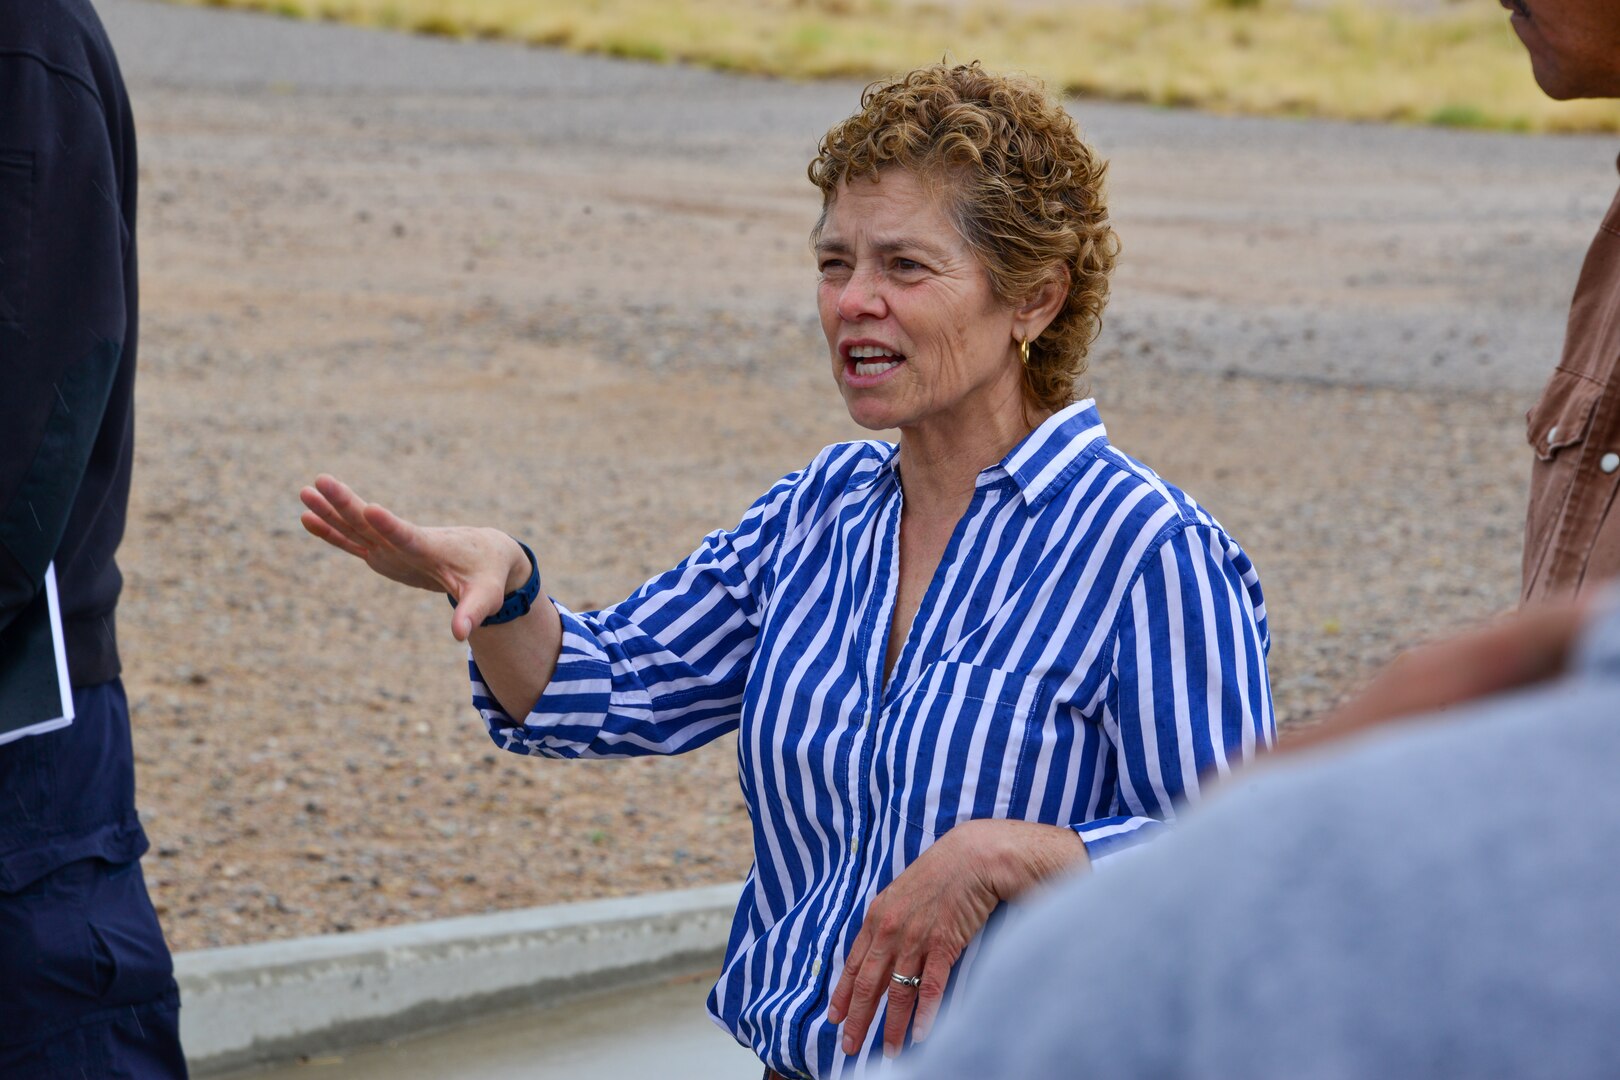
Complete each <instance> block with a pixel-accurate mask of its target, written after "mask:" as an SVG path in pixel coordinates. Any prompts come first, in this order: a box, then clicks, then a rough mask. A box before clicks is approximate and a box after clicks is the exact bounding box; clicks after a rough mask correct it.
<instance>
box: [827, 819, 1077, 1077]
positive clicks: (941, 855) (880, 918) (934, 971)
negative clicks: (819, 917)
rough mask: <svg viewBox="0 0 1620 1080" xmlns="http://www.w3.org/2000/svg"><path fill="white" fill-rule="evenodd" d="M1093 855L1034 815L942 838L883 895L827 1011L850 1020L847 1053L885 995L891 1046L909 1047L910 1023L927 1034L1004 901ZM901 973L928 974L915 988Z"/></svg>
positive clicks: (889, 1049)
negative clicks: (954, 974)
mask: <svg viewBox="0 0 1620 1080" xmlns="http://www.w3.org/2000/svg"><path fill="white" fill-rule="evenodd" d="M1088 862H1089V860H1088V858H1087V856H1086V849H1085V845H1084V844H1083V843H1082V842H1081V841H1080V838H1079V837H1078V836H1076V835H1075V834H1074V833H1073V832H1072V831H1070V830H1069V829H1062V828H1057V827H1054V826H1051V825H1042V824H1039V823H1037V822H1032V821H1010V820H1002V819H990V818H986V819H982V820H981V819H976V820H973V821H964V822H963V823H962V824H960V825H958V826H956V827H955V828H953V829H951V830H950V831H949V832H947V833H945V835H943V836H941V837H940V838H939V840H937V841H936V842H935V843H934V844H933V846H931V847H930V848H928V850H926V851H924V852H923V853H922V854H921V855H920V856H918V858H917V861H916V862H914V863H912V864H911V865H910V866H908V867H906V868H905V869H904V870H902V871H901V872H900V876H899V877H897V878H895V879H894V880H893V881H892V882H890V883H889V886H888V888H886V889H884V890H883V891H882V892H880V893H878V895H877V896H876V897H874V898H873V900H872V905H871V907H869V908H867V910H866V919H865V921H864V922H863V923H862V924H861V931H860V933H859V934H857V935H855V940H854V941H853V942H852V943H851V944H850V947H849V958H848V959H847V960H846V961H845V963H844V971H843V974H842V975H841V976H840V977H839V979H838V985H837V986H836V987H835V988H834V989H833V993H832V1001H831V1004H830V1005H829V1007H828V1009H827V1019H829V1020H831V1021H832V1022H833V1023H835V1024H837V1023H842V1024H843V1025H844V1039H843V1042H844V1053H846V1054H853V1053H855V1052H856V1051H857V1050H859V1048H860V1047H861V1045H862V1044H864V1043H865V1041H866V1032H867V1029H868V1028H869V1027H870V1026H871V1024H872V1020H873V1019H874V1018H875V1017H876V1016H877V1010H878V1004H879V1002H880V1001H881V1000H882V999H883V997H884V995H887V996H888V999H889V1009H888V1014H887V1019H886V1021H885V1023H884V1028H883V1052H884V1054H886V1055H888V1056H890V1057H893V1056H894V1055H895V1054H898V1053H899V1052H900V1048H901V1047H902V1046H904V1045H905V1041H906V1028H907V1027H910V1028H911V1037H912V1041H913V1042H921V1041H922V1040H923V1039H925V1038H927V1036H928V1031H929V1029H930V1028H931V1027H933V1024H934V1017H935V1016H936V1015H937V1014H938V1012H939V1006H940V1003H941V1002H942V1001H943V1000H944V997H945V981H946V980H947V979H948V978H949V977H950V974H951V968H952V967H953V966H954V965H955V964H956V960H957V958H958V957H960V956H961V955H962V950H963V949H965V948H967V944H968V942H969V941H971V940H973V936H974V935H975V934H977V933H978V932H979V931H980V930H982V929H984V924H985V922H986V921H987V920H988V919H989V918H990V913H991V912H992V911H994V910H995V908H996V905H997V904H999V903H1001V902H1002V901H1004V900H1012V899H1014V898H1015V897H1017V896H1019V895H1021V894H1022V893H1023V892H1025V891H1026V890H1027V889H1029V888H1030V886H1032V885H1035V884H1037V883H1038V882H1041V881H1045V880H1046V879H1048V878H1051V877H1054V876H1056V875H1058V874H1061V873H1064V872H1066V871H1070V870H1075V869H1078V868H1079V867H1081V866H1084V865H1087V864H1088ZM897 974H898V975H905V976H920V977H921V980H922V981H921V983H920V984H919V985H918V986H915V987H912V986H906V985H903V984H901V983H898V982H896V981H894V978H893V976H894V975H897ZM913 1012H915V1015H916V1019H915V1021H913V1019H912V1016H913Z"/></svg>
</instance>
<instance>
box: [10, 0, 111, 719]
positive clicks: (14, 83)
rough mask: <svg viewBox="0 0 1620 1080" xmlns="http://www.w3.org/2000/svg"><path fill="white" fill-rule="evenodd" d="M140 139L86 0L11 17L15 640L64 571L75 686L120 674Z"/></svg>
mask: <svg viewBox="0 0 1620 1080" xmlns="http://www.w3.org/2000/svg"><path fill="white" fill-rule="evenodd" d="M135 179H136V164H135V130H134V122H133V119H132V117H131V115H130V107H129V98H128V96H127V95H126V94H125V92H124V85H123V79H122V77H121V76H120V74H119V71H118V62H117V60H116V59H115V58H114V56H113V51H112V46H111V45H110V44H109V43H108V41H107V35H106V32H105V31H104V30H103V29H102V26H101V22H100V20H99V19H97V17H96V13H95V11H94V9H93V8H92V7H91V6H90V4H89V3H88V0H5V2H4V3H0V631H3V630H4V628H5V627H6V626H7V625H8V624H9V623H10V622H11V620H12V619H14V618H16V616H17V614H18V613H19V612H20V611H21V610H22V609H23V608H24V607H25V606H26V605H27V604H28V602H29V601H30V600H31V599H32V598H33V596H34V594H35V593H36V592H37V591H38V590H39V587H40V582H41V581H42V580H43V578H44V574H45V568H46V566H47V565H49V564H50V563H51V562H52V561H53V560H54V561H55V563H56V572H57V582H58V585H59V588H60V594H61V602H62V614H63V620H64V631H65V635H66V645H67V654H68V664H69V673H70V675H71V677H72V681H73V684H74V685H75V686H80V687H83V686H91V685H94V684H96V683H101V682H106V681H108V680H110V679H112V678H114V677H116V676H117V674H118V671H119V664H118V647H117V643H116V640H115V636H114V630H113V609H114V607H115V606H116V604H117V602H118V593H119V589H120V588H121V586H122V578H121V576H120V575H119V572H118V566H117V563H116V562H114V559H113V555H114V552H115V551H116V550H117V547H118V542H119V540H120V539H122V537H123V534H124V516H125V506H126V504H127V502H128V498H129V473H130V459H131V454H132V447H133V436H134V427H133V410H134V384H135V340H136V333H135V331H136V311H137V296H136V273H135Z"/></svg>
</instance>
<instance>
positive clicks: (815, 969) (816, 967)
mask: <svg viewBox="0 0 1620 1080" xmlns="http://www.w3.org/2000/svg"><path fill="white" fill-rule="evenodd" d="M810 974H812V975H820V974H821V957H819V956H818V957H816V959H815V961H814V962H813V963H812V964H811V965H810Z"/></svg>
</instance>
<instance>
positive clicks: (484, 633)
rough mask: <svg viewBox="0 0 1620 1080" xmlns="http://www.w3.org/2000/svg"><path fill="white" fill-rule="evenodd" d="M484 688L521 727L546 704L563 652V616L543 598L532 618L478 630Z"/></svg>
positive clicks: (476, 648) (473, 640)
mask: <svg viewBox="0 0 1620 1080" xmlns="http://www.w3.org/2000/svg"><path fill="white" fill-rule="evenodd" d="M467 642H468V644H469V645H471V646H472V653H473V660H474V661H476V662H477V664H478V670H479V671H480V672H481V673H482V674H483V676H484V685H485V686H487V687H489V692H490V693H491V694H492V695H494V697H495V700H496V701H498V702H500V706H501V708H502V709H503V710H505V711H506V713H507V714H508V715H510V716H511V717H512V719H514V720H516V721H517V722H518V723H522V722H523V718H524V717H525V716H527V715H529V710H530V709H531V708H533V707H534V703H535V702H536V701H538V700H539V699H540V695H541V693H543V692H544V691H545V688H546V686H547V685H548V684H549V683H550V682H551V676H552V674H553V673H555V672H556V670H557V657H558V656H559V655H560V654H561V652H562V616H560V615H559V614H557V608H556V606H555V605H554V604H552V602H551V601H550V600H549V599H547V598H546V596H545V595H544V594H541V596H540V598H539V599H538V600H537V601H536V602H535V605H534V607H533V608H531V609H530V611H529V613H528V614H527V615H525V616H523V617H522V618H519V619H513V620H512V621H511V622H506V623H501V624H499V625H497V626H482V627H479V628H477V629H475V630H474V631H473V632H472V635H471V636H470V637H469V638H468V639H467Z"/></svg>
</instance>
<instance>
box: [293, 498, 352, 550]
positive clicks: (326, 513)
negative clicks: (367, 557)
mask: <svg viewBox="0 0 1620 1080" xmlns="http://www.w3.org/2000/svg"><path fill="white" fill-rule="evenodd" d="M298 498H299V500H300V501H302V502H303V504H304V506H305V507H306V508H307V509H308V510H309V512H310V513H312V514H314V515H315V516H316V517H317V518H319V519H320V520H321V521H322V523H324V524H325V525H326V527H327V528H329V529H331V530H332V531H333V532H336V533H338V534H340V535H342V536H344V537H346V538H347V539H348V541H349V543H351V544H353V545H355V546H356V547H360V548H364V547H366V546H367V545H366V541H365V539H364V538H363V537H361V536H360V535H358V534H357V533H355V531H354V530H353V529H351V528H349V525H348V522H346V521H344V520H343V515H342V514H339V513H338V512H337V510H335V509H334V508H333V507H332V504H331V503H329V502H327V501H326V496H325V495H322V494H321V493H320V492H319V491H316V490H315V489H314V488H312V487H307V488H304V489H303V490H302V491H300V492H299V493H298ZM323 539H324V537H323Z"/></svg>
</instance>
